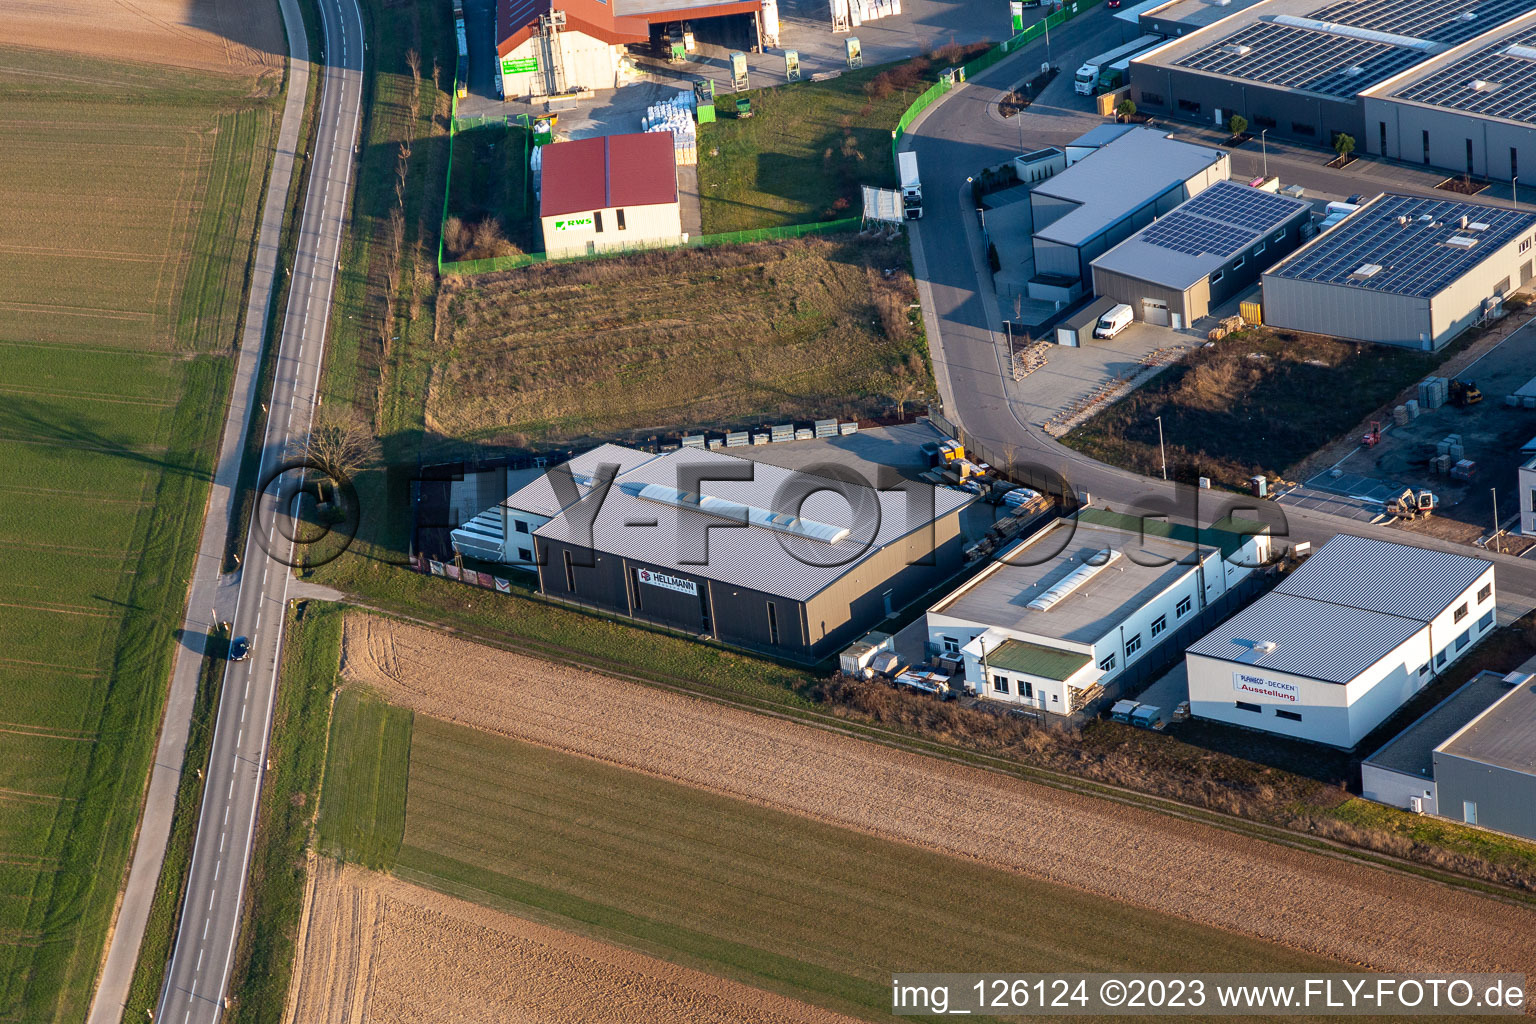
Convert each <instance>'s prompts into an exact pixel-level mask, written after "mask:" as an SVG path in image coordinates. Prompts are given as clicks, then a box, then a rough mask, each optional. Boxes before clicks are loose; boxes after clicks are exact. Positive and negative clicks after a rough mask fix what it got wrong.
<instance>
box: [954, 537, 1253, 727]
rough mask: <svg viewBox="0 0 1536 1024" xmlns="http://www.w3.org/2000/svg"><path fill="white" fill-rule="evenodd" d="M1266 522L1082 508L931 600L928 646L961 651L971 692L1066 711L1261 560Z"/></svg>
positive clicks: (1178, 629) (1180, 629)
mask: <svg viewBox="0 0 1536 1024" xmlns="http://www.w3.org/2000/svg"><path fill="white" fill-rule="evenodd" d="M1265 531H1266V528H1265V527H1264V526H1263V525H1262V524H1259V523H1248V522H1242V521H1234V520H1230V519H1227V520H1221V521H1219V522H1217V523H1214V524H1212V525H1211V526H1210V527H1207V528H1205V529H1202V530H1199V531H1196V530H1194V529H1193V528H1192V527H1181V526H1170V525H1168V524H1167V523H1164V522H1161V521H1158V520H1144V519H1141V518H1139V517H1135V516H1129V515H1124V514H1119V513H1114V512H1109V511H1106V510H1104V509H1095V508H1085V509H1082V510H1080V511H1079V512H1078V514H1077V516H1076V517H1075V518H1071V519H1062V520H1059V521H1057V522H1056V523H1053V524H1052V525H1051V526H1050V527H1048V528H1046V529H1044V530H1041V531H1040V532H1039V533H1037V534H1035V535H1033V536H1031V537H1028V538H1025V539H1024V540H1022V541H1020V542H1019V543H1018V544H1016V545H1014V546H1012V547H1010V548H1008V549H1007V550H1006V551H1004V552H1003V553H1002V554H1001V555H999V556H998V558H997V560H996V561H995V562H994V563H993V564H992V565H991V566H989V567H988V568H987V569H986V570H984V571H983V572H982V573H980V574H979V575H978V576H976V577H975V578H974V579H972V580H971V581H970V582H968V583H966V584H965V585H964V586H962V587H961V588H960V589H958V590H956V591H955V592H954V593H952V594H950V595H949V596H947V597H945V598H944V599H943V600H941V601H939V602H938V603H937V604H935V605H933V606H932V607H931V608H929V609H928V616H927V630H928V644H929V650H930V651H931V652H933V653H934V654H935V655H938V656H944V657H949V658H954V659H962V660H963V661H964V664H965V678H966V685H967V686H968V687H969V688H970V689H971V691H972V692H974V693H976V694H978V695H979V696H983V697H987V698H989V699H992V700H998V701H1002V702H1005V703H1009V704H1014V705H1018V706H1021V707H1026V708H1032V709H1036V710H1040V711H1046V712H1051V713H1056V714H1070V713H1072V712H1074V711H1076V710H1078V709H1079V708H1080V707H1081V706H1082V705H1083V704H1084V703H1086V702H1087V701H1089V700H1091V699H1092V698H1093V697H1094V696H1095V695H1096V694H1097V693H1098V688H1099V687H1100V686H1101V685H1102V684H1104V683H1107V682H1109V681H1111V680H1113V679H1115V678H1116V677H1118V676H1119V675H1120V674H1121V673H1122V672H1124V671H1125V670H1126V669H1127V668H1129V667H1130V666H1131V665H1132V664H1134V663H1138V662H1141V661H1142V660H1144V659H1146V658H1147V657H1148V656H1149V655H1151V654H1152V652H1153V651H1154V650H1156V649H1158V648H1159V647H1160V646H1161V645H1163V644H1165V643H1168V642H1169V641H1170V640H1173V639H1175V638H1178V637H1179V636H1180V634H1181V633H1184V632H1186V630H1185V627H1187V626H1188V625H1189V624H1190V623H1192V622H1193V621H1194V620H1195V618H1196V617H1198V616H1199V614H1200V612H1201V611H1202V610H1203V609H1204V608H1205V607H1206V606H1207V605H1208V604H1209V603H1210V602H1211V601H1213V600H1215V599H1216V598H1219V597H1221V596H1222V595H1223V594H1225V593H1226V592H1227V590H1228V589H1229V588H1230V587H1232V586H1233V585H1235V584H1236V583H1237V582H1238V581H1239V580H1241V579H1242V578H1244V577H1245V576H1247V575H1248V573H1249V572H1251V571H1252V570H1253V568H1254V567H1256V566H1258V565H1261V564H1263V563H1264V562H1265V561H1266V560H1267V559H1268V557H1269V542H1270V538H1269V537H1268V536H1267V534H1266V532H1265ZM1174 649H1177V647H1176V646H1175V648H1174Z"/></svg>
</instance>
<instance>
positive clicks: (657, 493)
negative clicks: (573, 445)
mask: <svg viewBox="0 0 1536 1024" xmlns="http://www.w3.org/2000/svg"><path fill="white" fill-rule="evenodd" d="M619 486H620V489H621V490H623V491H624V492H625V493H626V494H632V495H634V496H635V497H637V498H643V499H645V500H646V501H654V502H656V503H657V504H658V505H671V506H672V507H673V508H679V509H690V510H693V511H697V512H703V513H705V514H706V515H711V516H717V517H719V518H721V519H725V520H728V521H730V522H737V523H746V524H748V525H751V526H761V527H764V528H766V529H769V530H772V531H774V532H775V533H785V534H788V535H790V536H792V537H804V538H805V539H807V540H818V541H821V542H822V543H823V544H837V543H839V542H841V541H843V540H846V539H847V537H848V534H849V532H850V531H849V530H848V529H846V528H845V527H841V526H831V525H829V524H827V523H818V522H816V521H815V520H812V519H801V518H799V517H797V516H792V515H789V514H787V513H784V512H774V511H772V510H771V509H766V508H758V507H756V506H755V505H743V504H741V503H740V502H736V501H729V500H727V499H725V498H716V497H714V496H713V495H709V494H699V493H697V492H694V491H680V490H678V489H677V488H676V487H668V486H666V485H665V484H641V485H637V484H620V485H619Z"/></svg>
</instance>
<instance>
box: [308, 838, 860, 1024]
mask: <svg viewBox="0 0 1536 1024" xmlns="http://www.w3.org/2000/svg"><path fill="white" fill-rule="evenodd" d="M300 928H301V932H300V938H299V945H298V950H297V960H298V963H297V964H296V969H295V972H294V982H293V987H292V989H291V990H290V992H289V1001H288V1013H287V1015H286V1017H285V1019H286V1020H288V1021H290V1022H292V1024H353V1022H358V1024H362V1022H366V1021H390V1022H423V1024H425V1022H431V1021H457V1020H474V1021H485V1022H493V1021H494V1022H524V1021H526V1022H533V1021H538V1022H541V1024H629V1022H632V1021H652V1022H655V1024H852V1022H851V1019H850V1018H847V1017H843V1016H841V1015H840V1014H836V1013H832V1012H831V1011H828V1010H823V1009H821V1008H820V1007H815V1006H811V1005H809V1004H806V1003H801V1002H798V1001H796V1000H793V999H789V998H787V997H784V996H781V995H778V994H775V993H772V992H765V991H763V990H762V989H756V988H752V987H749V986H747V985H742V984H740V983H738V982H734V981H728V980H726V979H723V978H717V977H714V976H713V975H709V974H705V973H703V972H701V971H695V970H690V969H688V968H686V967H679V966H677V965H675V964H670V963H667V962H666V961H664V960H658V959H656V958H654V957H650V956H646V955H644V954H642V953H636V952H633V951H631V950H628V949H624V948H622V947H619V946H615V945H610V944H608V943H605V942H597V941H594V940H592V939H588V938H583V937H581V936H577V935H572V934H570V933H569V932H562V931H558V930H556V929H554V928H550V927H547V926H545V925H542V924H537V923H535V922H533V921H528V920H525V919H523V918H520V917H515V916H513V915H511V914H507V913H502V912H500V911H496V910H491V909H489V908H486V907H482V906H478V905H476V904H474V903H470V902H468V901H466V900H460V899H455V898H453V897H451V896H445V895H442V894H441V893H437V892H433V891H432V890H430V889H425V888H422V887H420V886H415V885H411V884H409V883H407V882H403V881H401V880H399V879H395V878H391V877H389V876H388V875H382V874H378V873H375V872H371V871H365V870H363V869H361V868H357V867H353V866H351V865H343V864H339V863H337V862H335V861H331V860H329V859H326V858H316V859H314V860H312V861H311V864H310V872H309V887H308V891H307V893H306V896H305V907H304V917H303V920H302V923H301V926H300Z"/></svg>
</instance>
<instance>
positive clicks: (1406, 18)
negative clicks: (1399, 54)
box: [1311, 0, 1530, 45]
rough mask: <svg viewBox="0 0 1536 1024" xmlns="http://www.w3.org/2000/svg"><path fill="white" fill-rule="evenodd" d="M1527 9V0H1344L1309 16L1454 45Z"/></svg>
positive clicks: (1528, 0)
mask: <svg viewBox="0 0 1536 1024" xmlns="http://www.w3.org/2000/svg"><path fill="white" fill-rule="evenodd" d="M1528 10H1530V0H1343V2H1341V3H1335V4H1330V5H1329V6H1327V7H1324V8H1321V9H1320V10H1317V11H1314V12H1312V15H1311V17H1313V18H1316V19H1317V20H1319V21H1331V22H1336V23H1337V24H1340V25H1350V26H1353V27H1355V28H1367V29H1373V30H1375V31H1378V32H1391V33H1394V34H1396V35H1404V36H1413V37H1414V38H1416V39H1428V40H1431V41H1433V42H1436V43H1446V44H1449V45H1455V44H1457V43H1464V42H1466V41H1467V40H1468V39H1471V38H1472V37H1473V36H1477V35H1481V34H1482V33H1484V32H1487V31H1488V30H1489V29H1492V28H1496V27H1497V26H1499V25H1501V24H1503V23H1504V22H1506V21H1508V20H1510V19H1511V18H1513V17H1516V16H1517V15H1520V14H1524V13H1525V12H1526V11H1528Z"/></svg>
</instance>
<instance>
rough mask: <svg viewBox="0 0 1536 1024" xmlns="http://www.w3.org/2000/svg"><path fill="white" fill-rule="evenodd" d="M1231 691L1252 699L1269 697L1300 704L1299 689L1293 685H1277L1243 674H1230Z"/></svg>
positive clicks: (1269, 680)
mask: <svg viewBox="0 0 1536 1024" xmlns="http://www.w3.org/2000/svg"><path fill="white" fill-rule="evenodd" d="M1232 689H1234V690H1236V691H1237V692H1238V693H1246V694H1249V695H1251V696H1254V697H1271V698H1273V699H1275V700H1286V701H1290V702H1291V703H1292V704H1299V703H1300V702H1301V687H1300V686H1297V685H1296V684H1295V683H1279V682H1276V681H1275V680H1273V679H1265V678H1263V677H1262V676H1250V675H1248V674H1247V673H1245V672H1233V673H1232Z"/></svg>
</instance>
